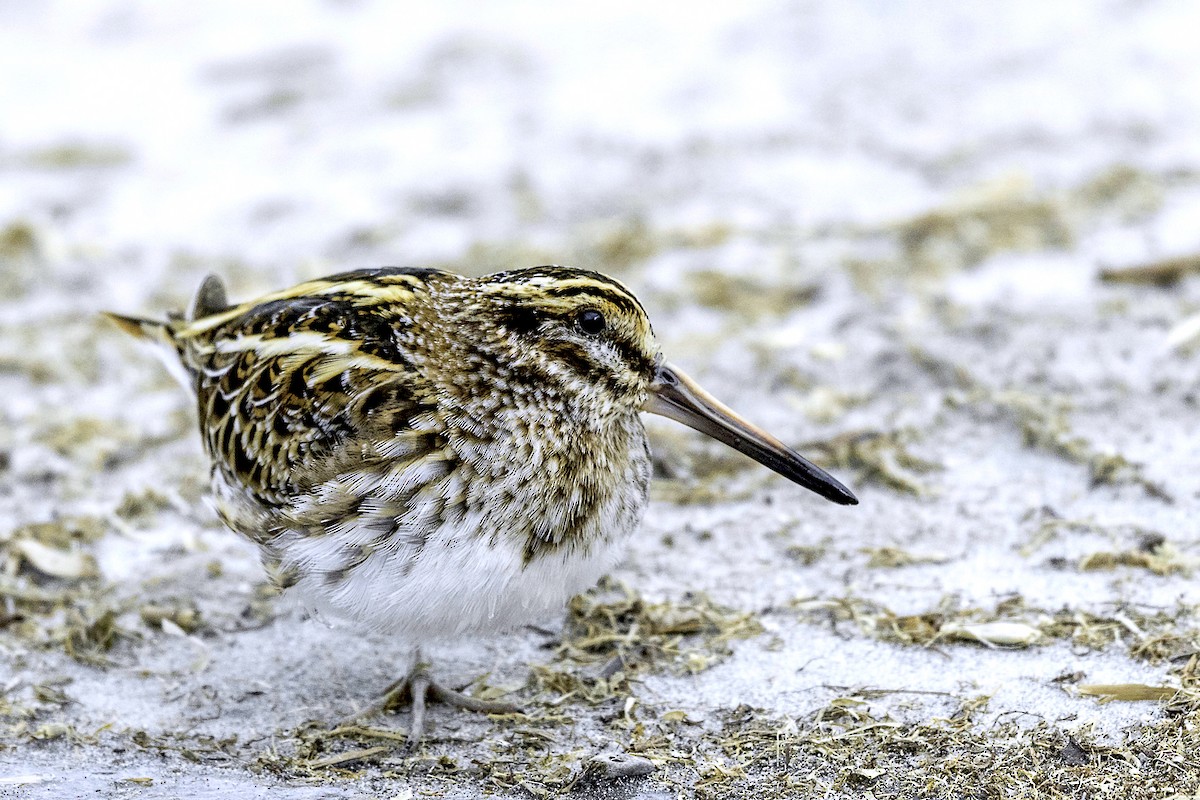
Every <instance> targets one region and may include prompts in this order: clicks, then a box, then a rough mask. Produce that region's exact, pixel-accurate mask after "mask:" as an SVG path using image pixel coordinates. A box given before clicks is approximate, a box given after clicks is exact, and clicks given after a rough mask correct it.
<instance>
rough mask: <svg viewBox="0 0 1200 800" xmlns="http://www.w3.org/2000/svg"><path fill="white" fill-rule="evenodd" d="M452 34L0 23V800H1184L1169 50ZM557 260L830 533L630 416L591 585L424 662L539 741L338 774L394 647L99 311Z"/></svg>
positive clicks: (567, 27) (1175, 206)
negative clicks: (309, 589)
mask: <svg viewBox="0 0 1200 800" xmlns="http://www.w3.org/2000/svg"><path fill="white" fill-rule="evenodd" d="M425 5H426V6H429V5H433V4H425ZM440 5H441V7H440V8H439V9H433V8H430V7H423V8H422V9H421V10H420V12H419V13H402V12H401V11H399V10H398V8H396V7H394V6H390V5H388V4H382V3H379V4H372V3H365V2H326V3H309V4H304V5H298V4H294V3H282V2H280V3H256V4H253V7H252V8H249V9H248V8H244V7H243V4H239V3H232V2H227V3H204V4H197V5H194V6H189V5H184V4H160V3H125V2H112V1H111V0H109V1H108V2H87V3H85V2H78V3H60V4H44V5H37V6H35V5H33V4H23V3H0V73H2V74H4V75H6V76H8V78H7V79H6V80H5V82H4V86H3V89H2V90H0V99H2V101H3V102H2V106H3V108H4V112H3V114H0V298H2V299H0V796H10V795H11V796H17V797H30V798H63V797H84V796H87V797H98V796H100V797H137V798H155V797H180V796H186V797H196V798H201V797H296V798H368V797H370V798H410V797H424V796H429V795H436V796H446V797H477V796H481V795H494V796H501V797H510V796H511V797H528V796H531V795H532V796H553V795H557V794H561V793H563V792H567V791H570V792H573V793H575V795H576V796H584V797H588V796H596V797H642V798H654V797H673V796H677V795H679V796H683V797H730V796H742V795H745V796H756V797H762V796H768V797H770V796H785V795H786V796H796V797H863V796H868V793H870V796H874V797H959V796H964V794H966V793H967V792H970V793H971V795H972V796H979V797H1018V796H1019V797H1033V796H1038V797H1063V796H1065V797H1121V798H1127V797H1143V796H1144V797H1166V796H1171V795H1173V794H1174V795H1176V796H1178V797H1192V796H1200V760H1198V759H1197V756H1196V752H1197V750H1196V747H1197V746H1198V745H1200V733H1198V732H1197V729H1196V725H1197V722H1198V721H1200V710H1198V709H1200V689H1198V688H1197V685H1198V684H1197V676H1196V673H1195V672H1194V670H1195V667H1196V658H1195V654H1196V652H1197V650H1198V649H1200V648H1198V645H1200V638H1198V637H1197V632H1196V631H1197V629H1196V624H1195V611H1196V606H1197V603H1200V596H1198V594H1197V591H1196V589H1195V584H1194V581H1193V576H1194V570H1195V567H1196V566H1197V564H1200V542H1198V540H1197V532H1196V527H1195V523H1194V517H1193V515H1192V514H1191V509H1192V507H1193V504H1194V503H1195V500H1196V497H1197V496H1198V493H1200V484H1198V483H1197V479H1196V475H1197V474H1200V457H1198V456H1197V452H1196V448H1195V446H1194V443H1195V442H1196V441H1197V429H1196V428H1197V426H1196V421H1195V420H1196V419H1197V414H1196V406H1197V403H1198V400H1197V395H1196V388H1195V387H1196V364H1197V361H1196V357H1195V355H1193V354H1192V353H1191V352H1190V350H1189V349H1188V347H1187V342H1186V341H1184V340H1185V339H1186V338H1187V337H1186V334H1187V329H1186V328H1184V329H1178V328H1177V327H1176V326H1178V325H1180V323H1185V321H1186V320H1187V319H1188V318H1189V316H1190V315H1192V314H1194V313H1196V312H1197V311H1198V310H1200V281H1197V280H1196V279H1195V278H1192V277H1189V275H1190V274H1191V273H1193V272H1195V271H1198V270H1200V257H1198V255H1197V254H1200V225H1197V224H1196V220H1197V219H1198V218H1200V49H1197V48H1196V47H1195V36H1194V31H1195V30H1196V29H1197V26H1198V25H1200V14H1198V13H1197V12H1196V11H1195V7H1194V5H1193V4H1190V3H1187V2H1174V3H1173V2H1160V1H1159V0H1147V1H1146V2H1111V3H1083V2H1080V3H1069V2H1064V3H1054V4H1046V3H1040V2H1014V3H1007V4H1002V5H1001V4H985V3H978V4H975V3H951V2H945V3H922V4H900V3H872V2H866V0H862V1H861V2H851V3H827V4H819V3H794V4H772V3H740V4H717V3H712V4H700V5H698V6H697V5H696V4H687V5H683V4H680V5H678V6H671V5H657V4H646V3H607V4H604V7H603V8H602V9H596V8H591V9H589V12H588V13H589V14H590V15H591V16H588V17H584V16H581V15H579V14H577V13H576V12H574V11H571V10H568V9H565V8H554V9H551V8H546V7H543V6H542V5H541V4H524V3H505V4H492V5H489V6H487V7H478V6H476V5H475V4H472V3H466V2H458V3H446V4H440ZM735 5H736V8H735ZM553 262H556V263H570V264H576V265H579V266H586V267H592V268H596V269H600V270H603V271H606V272H609V273H611V274H614V275H616V276H619V277H620V278H622V279H623V280H625V281H627V282H628V283H629V284H630V285H631V286H632V287H633V288H634V289H635V291H636V292H637V293H638V294H639V296H640V297H642V299H643V300H644V302H645V304H646V306H647V307H648V309H649V310H650V313H651V316H652V319H653V320H654V322H655V325H656V329H657V331H658V333H659V335H660V337H661V339H662V340H663V342H664V345H665V347H666V351H667V353H668V355H669V357H670V358H671V359H672V360H673V361H675V362H676V363H678V364H680V365H682V366H684V367H685V368H686V369H687V370H688V371H689V372H691V373H692V374H694V375H695V376H696V377H697V378H699V379H700V380H701V381H702V382H703V383H704V384H705V385H706V386H707V387H708V388H709V389H710V390H711V391H713V392H714V393H715V394H717V395H718V396H720V397H721V398H722V399H724V400H725V401H726V402H728V403H729V404H730V405H731V406H733V407H735V408H737V409H739V410H741V411H742V412H743V413H745V414H746V415H747V416H749V417H751V418H752V419H755V420H756V421H759V422H761V423H763V424H764V426H765V427H767V428H769V429H770V430H772V431H774V432H775V433H776V434H778V435H779V436H780V437H781V438H783V439H784V440H786V441H789V442H793V443H796V444H797V445H800V446H801V449H803V450H804V452H806V453H808V454H810V455H812V456H813V457H814V458H817V459H818V460H820V461H821V462H822V463H824V464H826V465H827V466H829V467H830V469H831V470H833V471H834V472H835V473H837V474H839V475H841V476H843V477H845V478H846V480H847V482H849V483H851V485H853V486H854V487H855V489H856V491H857V492H858V493H859V496H860V498H861V500H862V504H861V505H860V506H858V507H857V508H852V509H846V508H839V507H835V506H833V505H830V504H826V503H824V502H822V501H820V500H819V499H818V498H816V497H815V496H813V495H810V494H808V493H805V492H803V491H802V490H800V489H798V488H796V487H794V486H791V485H789V484H787V483H786V482H784V481H783V480H781V479H777V478H776V477H774V476H773V475H771V474H769V473H768V472H767V471H766V470H764V469H762V468H760V467H758V466H757V465H755V464H753V463H752V462H749V461H747V460H745V459H743V458H741V457H740V456H738V455H737V454H734V453H732V452H726V451H724V450H722V448H720V446H718V445H716V444H714V443H711V442H707V441H704V440H702V439H701V437H699V436H698V435H693V434H692V433H690V432H688V431H686V430H683V429H681V428H678V427H673V426H672V425H671V424H670V423H666V422H662V423H659V422H654V423H652V426H651V432H652V435H653V437H654V439H653V440H654V443H655V450H656V459H657V465H656V466H657V469H658V473H659V478H660V480H658V481H657V482H656V485H655V488H654V490H653V497H654V502H653V503H652V505H651V508H650V511H649V513H648V516H647V519H646V521H645V524H644V526H643V528H642V530H641V531H640V533H639V534H638V535H637V536H636V538H635V540H634V541H633V542H632V543H631V546H630V548H629V554H628V557H627V558H626V560H625V561H624V562H623V565H622V566H621V567H620V569H619V570H618V571H617V572H616V574H615V575H614V576H613V583H612V584H611V585H610V586H609V588H607V589H605V590H602V591H599V592H597V593H595V594H593V595H590V596H589V597H588V598H586V599H584V600H582V601H578V602H577V603H576V604H575V605H574V606H573V610H572V612H571V613H570V614H569V615H568V617H567V622H566V624H565V626H564V621H563V618H562V617H558V618H551V619H547V620H544V621H543V622H542V623H541V624H539V625H538V626H536V627H533V628H529V629H526V630H523V631H519V632H516V633H514V634H511V635H508V636H505V637H498V638H495V639H491V640H486V641H473V642H464V643H461V644H459V645H456V646H453V647H447V648H445V649H443V650H441V651H439V652H437V653H436V654H435V655H436V657H437V663H438V664H439V665H440V668H441V670H442V674H443V675H445V676H446V677H447V678H449V679H450V680H451V681H455V682H459V683H462V684H467V683H471V682H474V685H473V691H476V692H482V693H485V694H495V695H500V694H506V695H507V696H508V697H510V698H511V699H515V700H516V701H517V702H519V703H521V704H522V705H523V707H524V709H525V713H524V714H521V715H516V716H513V717H510V718H504V719H488V718H485V717H480V716H478V715H472V714H466V713H459V712H451V711H448V710H445V709H441V708H435V709H434V711H433V715H434V718H433V721H434V724H435V725H436V730H435V733H434V736H433V738H432V739H431V741H429V742H428V743H427V745H426V746H425V747H424V748H423V749H422V750H421V751H419V753H418V754H417V755H416V756H415V757H411V758H410V757H407V756H406V755H405V753H404V752H402V750H401V749H400V744H401V741H400V740H402V738H403V737H402V735H400V733H398V732H400V731H402V730H403V728H404V726H405V725H406V724H407V723H406V717H405V714H404V712H400V713H398V714H396V715H388V716H384V717H380V718H377V719H375V720H372V721H370V723H369V724H367V725H366V727H361V728H356V729H352V730H345V729H343V730H340V731H336V732H332V733H331V732H330V731H329V726H330V724H331V722H332V720H334V719H336V718H337V717H338V716H339V715H341V714H344V713H346V712H347V711H350V710H352V709H354V708H357V707H359V706H361V705H363V704H365V703H366V702H368V701H369V700H370V699H371V698H373V696H374V695H375V694H376V693H377V692H378V691H379V690H380V689H381V688H382V687H383V686H384V685H386V684H387V683H388V682H389V681H390V680H391V679H392V678H393V677H395V672H396V669H397V663H398V661H399V659H400V657H401V655H402V653H403V652H404V650H403V647H402V646H401V644H400V643H398V642H389V641H385V640H382V639H380V638H373V637H368V636H363V635H362V634H360V633H358V632H355V631H353V630H345V629H336V628H330V627H327V626H325V625H323V624H321V623H320V622H319V621H313V620H305V619H303V618H302V616H303V615H302V614H301V613H300V612H299V611H297V610H294V609H293V608H292V607H291V606H290V605H289V604H288V603H287V602H286V599H284V598H276V597H274V596H272V594H271V592H270V590H269V588H268V587H266V586H265V583H264V575H263V573H262V571H261V569H260V567H259V566H258V563H257V558H256V555H255V553H254V552H253V550H252V548H251V547H250V546H249V545H248V544H246V543H244V542H242V541H240V540H238V539H237V538H236V537H235V536H233V535H232V534H230V533H228V532H227V531H225V530H223V529H222V528H221V527H220V525H219V523H218V522H217V521H216V519H215V516H214V514H213V513H212V511H211V510H210V509H209V508H208V506H207V505H206V502H205V486H204V482H205V475H206V465H205V463H204V460H203V456H202V453H201V451H200V447H199V444H198V440H197V437H196V435H195V432H194V430H193V428H194V419H193V417H192V411H191V409H190V408H189V403H188V400H187V398H186V397H185V396H184V394H183V393H182V392H181V391H180V390H179V389H178V388H177V387H176V386H175V385H174V384H173V383H172V382H171V381H170V380H169V378H168V377H167V376H166V374H165V373H164V372H163V371H162V370H161V368H160V367H159V366H158V365H157V364H156V363H154V362H153V361H152V360H151V359H150V358H148V357H147V356H146V355H145V354H144V353H142V352H141V351H139V350H138V349H137V348H136V347H135V346H134V345H133V344H132V343H131V342H128V341H125V340H124V339H122V338H121V336H120V335H119V334H118V333H117V332H116V331H114V330H112V329H110V328H109V327H107V326H106V325H105V324H104V323H103V322H102V321H101V320H100V319H98V317H97V314H96V312H97V311H98V310H100V309H105V308H108V309H116V310H121V311H125V312H130V313H146V314H162V313H165V312H166V311H168V310H170V309H174V308H179V307H182V306H183V305H184V304H185V303H186V302H187V299H188V297H189V295H190V293H191V292H192V291H193V290H194V287H195V286H196V285H197V284H198V283H199V281H200V279H201V277H202V276H203V275H204V274H206V273H208V272H216V273H219V274H221V275H223V276H225V277H226V278H227V280H228V281H229V283H230V285H231V287H232V292H233V294H234V296H235V297H248V296H251V295H253V294H255V293H258V292H264V291H267V290H269V289H272V288H278V287H280V286H283V285H286V284H289V283H292V282H295V281H297V280H300V279H302V278H307V277H313V276H317V275H320V274H322V273H326V272H332V271H336V270H341V269H349V268H355V267H362V266H374V265H381V264H397V263H399V264H412V265H429V266H443V267H449V268H454V269H458V270H460V271H463V272H468V273H472V274H481V273H484V272H487V271H491V270H493V269H499V268H506V267H515V266H525V265H533V264H540V263H553ZM1138 266H1143V267H1148V269H1149V272H1150V273H1151V274H1150V275H1149V276H1148V277H1149V279H1147V276H1146V275H1139V274H1138V273H1134V274H1132V275H1130V274H1129V273H1122V272H1120V270H1122V269H1125V268H1128V267H1138ZM1114 270H1116V272H1112V271H1114ZM1106 271H1107V272H1106ZM1122 278H1126V279H1128V278H1133V280H1121V279H1122ZM1173 330H1174V333H1175V338H1174V339H1171V338H1170V337H1171V335H1172V331H1173ZM1175 342H1182V346H1172V345H1173V343H1175ZM622 585H623V586H625V587H628V589H624V588H621V587H622ZM597 635H600V639H603V640H604V641H605V642H607V644H597V643H596V642H597V641H598V639H597ZM604 636H607V637H608V638H607V639H604ZM614 658H619V660H614ZM622 754H624V757H625V758H626V762H625V763H626V764H629V763H635V764H643V763H644V765H645V766H646V768H647V769H651V770H652V771H651V772H650V774H649V775H648V776H643V777H636V778H617V777H614V773H615V771H616V769H615V767H613V766H612V764H614V763H617V762H616V761H614V759H617V758H619V757H621V756H622ZM596 757H600V760H599V761H597V760H595V759H596ZM634 757H636V758H645V759H647V760H648V761H647V762H637V761H633V762H631V761H630V760H629V759H631V758H634ZM605 759H608V760H607V761H605ZM605 764H608V765H609V766H608V767H606V766H605Z"/></svg>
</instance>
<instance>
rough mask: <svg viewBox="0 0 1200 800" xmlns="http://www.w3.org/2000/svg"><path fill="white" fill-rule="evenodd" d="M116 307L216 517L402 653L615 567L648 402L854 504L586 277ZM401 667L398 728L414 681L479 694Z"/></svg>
mask: <svg viewBox="0 0 1200 800" xmlns="http://www.w3.org/2000/svg"><path fill="white" fill-rule="evenodd" d="M111 316H112V317H113V319H114V320H115V321H116V322H117V323H118V324H119V325H120V326H121V327H122V328H124V329H125V330H127V331H129V332H131V333H133V334H135V335H138V336H140V337H143V338H148V339H151V340H153V341H155V342H157V343H159V344H161V345H163V346H164V348H165V349H166V350H167V352H168V360H170V359H175V362H176V365H179V364H181V365H182V367H183V375H182V377H183V379H184V381H185V383H186V384H187V385H188V386H190V387H191V388H192V389H193V390H194V391H195V393H196V398H197V407H198V414H199V419H200V428H201V432H202V435H203V437H204V442H205V446H206V449H207V450H208V453H209V455H210V456H211V458H212V465H213V466H212V471H213V487H214V493H215V495H216V498H217V505H218V509H219V512H220V514H221V516H222V519H224V520H225V522H226V523H227V524H228V525H229V526H230V527H231V528H233V529H234V530H236V531H238V532H240V533H243V534H244V535H246V536H248V537H249V538H251V539H252V540H253V541H255V542H256V543H257V544H258V545H259V546H260V547H261V548H262V550H263V553H264V557H265V559H266V560H267V562H268V563H269V564H270V565H271V566H272V568H273V569H274V570H275V572H276V574H277V575H278V576H279V578H280V580H281V582H282V583H283V584H285V585H287V586H294V587H295V588H294V591H297V592H299V593H300V594H301V596H302V597H303V598H304V599H305V600H306V602H308V603H309V604H310V605H311V606H313V607H314V608H316V609H318V610H321V611H325V612H327V613H331V614H334V615H337V616H342V617H347V618H349V619H351V620H353V621H356V622H359V623H362V624H365V625H368V626H371V627H373V628H377V629H381V630H387V631H390V632H394V633H396V634H398V635H399V636H401V637H403V638H405V639H407V640H408V641H409V642H410V643H411V644H412V645H414V646H420V645H421V644H423V643H426V642H429V641H431V640H434V639H437V638H441V637H445V636H453V635H461V634H466V633H470V632H472V631H480V630H493V629H502V628H505V627H510V626H512V625H514V624H519V623H521V622H524V621H528V620H530V619H533V618H536V617H537V615H538V614H540V613H542V612H544V611H546V610H549V609H551V608H556V607H561V604H562V603H563V602H564V601H565V600H566V599H567V598H569V597H570V596H571V595H572V594H574V593H576V592H578V591H580V590H582V589H585V588H587V587H588V586H589V585H591V584H592V583H593V582H594V581H595V580H596V579H597V578H598V577H599V576H600V575H601V574H603V572H605V571H606V570H608V569H609V568H611V566H612V565H613V564H614V563H615V561H616V559H617V558H618V557H619V555H620V547H619V545H620V544H621V543H622V542H623V541H624V540H625V539H626V538H627V537H628V536H629V535H630V534H631V533H632V532H633V530H634V529H635V528H636V527H637V524H638V522H639V520H640V518H641V514H642V511H643V509H644V506H645V502H646V493H647V485H648V482H649V477H650V466H649V464H650V460H649V449H648V446H647V443H646V437H645V431H644V428H643V426H642V422H641V418H640V413H641V412H642V411H650V412H653V413H659V414H664V415H666V416H669V417H672V418H674V419H677V420H679V421H681V422H684V423H685V424H687V425H690V426H692V427H694V428H696V429H697V430H700V431H702V432H704V433H706V434H708V435H710V436H713V437H715V438H717V439H720V440H721V441H723V442H725V443H726V444H729V445H731V446H733V447H736V448H737V449H739V450H741V451H742V452H744V453H747V454H748V455H750V456H751V457H753V458H755V459H756V460H758V461H760V462H761V463H763V464H765V465H767V466H768V467H770V468H771V469H774V470H776V471H777V472H780V473H781V474H783V475H785V476H786V477H788V478H789V479H791V480H793V481H795V482H797V483H800V484H801V485H803V486H805V487H807V488H810V489H812V490H814V491H816V492H818V493H820V494H821V495H822V496H824V497H826V498H828V499H831V500H834V501H835V502H839V503H843V504H851V503H855V502H857V501H856V500H855V499H854V496H853V495H852V494H851V493H850V492H849V491H848V490H847V489H845V487H843V486H842V485H841V484H839V483H838V482H837V481H836V480H834V479H833V478H832V477H830V476H829V475H827V474H826V473H824V472H823V471H821V470H820V469H818V468H816V467H814V466H813V465H811V464H809V463H808V462H807V461H805V460H804V459H803V458H801V457H800V456H798V455H797V454H796V453H794V452H792V451H791V450H789V449H788V448H787V447H786V446H784V445H783V444H782V443H780V442H779V441H778V440H776V439H774V438H773V437H771V436H769V435H768V434H766V433H764V432H763V431H761V430H759V429H757V428H754V427H753V426H751V425H750V424H749V423H746V422H745V421H744V420H741V419H740V418H738V417H737V416H736V415H734V414H733V412H732V411H730V410H729V409H727V408H725V407H724V406H722V405H721V404H720V403H718V402H717V401H716V400H715V399H713V398H712V397H710V396H709V395H707V394H706V393H704V392H703V390H701V389H700V388H699V387H698V386H696V385H695V384H694V383H693V382H692V381H691V380H690V379H688V378H687V377H686V376H684V375H683V374H682V373H680V372H679V371H678V370H676V369H675V368H673V367H671V366H670V365H669V364H666V363H665V362H664V361H663V359H662V356H661V354H660V352H659V347H658V344H657V342H656V341H655V338H654V334H653V331H652V330H651V327H650V323H649V320H648V319H647V317H646V314H645V311H644V309H643V308H642V306H641V304H640V303H639V302H638V301H637V299H636V298H635V297H634V296H633V295H632V294H630V293H629V291H628V290H627V289H626V288H625V287H623V286H622V285H621V284H619V283H618V282H616V281H614V280H612V279H611V278H607V277H605V276H603V275H600V274H598V273H595V272H589V271H586V270H579V269H571V268H564V267H535V268H532V269H525V270H516V271H511V272H501V273H496V274H493V275H488V276H485V277H482V278H466V277H462V276H459V275H455V274H453V273H448V272H443V271H439V270H428V269H399V268H385V269H377V270H363V271H359V272H350V273H344V274H341V275H334V276H331V277H328V278H323V279H320V280H314V281H310V282H307V283H303V284H300V285H299V286H296V287H294V288H292V289H288V290H285V291H282V292H277V293H275V294H271V295H267V296H266V297H263V298H260V299H258V300H255V301H252V302H249V303H244V304H240V305H234V306H231V305H229V304H228V303H227V302H226V300H225V293H224V290H223V288H222V287H221V285H220V283H219V282H218V281H216V280H215V279H213V278H210V279H208V280H207V281H206V282H205V284H204V285H203V286H202V287H201V290H200V292H199V293H198V295H197V298H196V301H195V302H194V303H193V307H192V310H191V312H190V313H189V314H188V315H187V316H186V317H177V318H173V319H171V320H169V321H168V322H165V323H159V322H152V321H148V320H140V319H133V318H129V317H121V316H116V315H111ZM410 677H411V681H410V682H409V683H408V684H407V685H408V689H409V691H410V692H411V694H412V696H413V700H414V721H413V728H412V733H413V735H414V738H415V737H419V735H420V730H421V725H422V717H423V703H424V693H425V692H426V691H431V692H433V693H434V694H435V695H436V696H438V697H439V698H441V699H445V700H449V701H450V702H455V703H458V704H460V705H467V706H468V707H473V708H480V707H484V706H483V705H481V704H480V703H479V702H478V701H474V702H472V701H471V699H470V698H464V697H462V696H461V695H456V694H455V693H453V692H450V691H449V690H446V689H444V688H442V687H440V686H438V685H437V684H434V683H432V682H431V681H430V679H429V678H428V676H427V675H426V674H425V673H424V670H423V669H421V668H418V669H416V670H415V671H414V673H413V674H412V675H411V676H410ZM484 705H486V704H484Z"/></svg>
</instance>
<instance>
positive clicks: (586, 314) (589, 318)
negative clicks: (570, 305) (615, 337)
mask: <svg viewBox="0 0 1200 800" xmlns="http://www.w3.org/2000/svg"><path fill="white" fill-rule="evenodd" d="M575 324H576V325H578V326H579V330H581V331H583V332H584V333H586V334H587V335H588V336H595V335H596V334H598V333H602V332H603V331H604V329H605V327H607V325H608V323H607V322H605V320H604V315H603V314H601V313H600V312H599V311H597V310H596V309H594V308H588V309H585V310H583V311H580V312H579V316H578V317H576V318H575Z"/></svg>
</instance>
